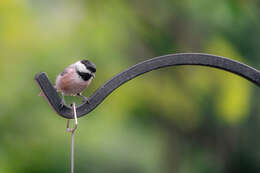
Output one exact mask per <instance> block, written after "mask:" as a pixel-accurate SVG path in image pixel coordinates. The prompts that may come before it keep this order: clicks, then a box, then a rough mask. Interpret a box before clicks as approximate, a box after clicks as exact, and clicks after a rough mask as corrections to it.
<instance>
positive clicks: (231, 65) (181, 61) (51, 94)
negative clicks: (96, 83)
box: [35, 53, 260, 119]
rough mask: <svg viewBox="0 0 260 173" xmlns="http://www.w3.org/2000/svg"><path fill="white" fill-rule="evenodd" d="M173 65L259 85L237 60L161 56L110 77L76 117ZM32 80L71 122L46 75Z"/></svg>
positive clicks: (259, 78) (252, 71) (258, 74)
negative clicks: (203, 69) (127, 85)
mask: <svg viewBox="0 0 260 173" xmlns="http://www.w3.org/2000/svg"><path fill="white" fill-rule="evenodd" d="M177 65H201V66H208V67H214V68H218V69H222V70H226V71H229V72H232V73H234V74H237V75H240V76H242V77H244V78H246V79H247V80H249V81H251V82H253V83H255V84H256V85H258V86H260V72H259V71H258V70H256V69H254V68H252V67H250V66H247V65H245V64H243V63H240V62H238V61H234V60H231V59H228V58H224V57H220V56H216V55H209V54H200V53H183V54H171V55H165V56H160V57H156V58H152V59H149V60H147V61H143V62H140V63H138V64H136V65H134V66H132V67H130V68H128V69H126V70H125V71H123V72H121V73H119V74H117V75H115V76H114V77H112V78H111V79H110V80H108V81H107V82H106V83H105V84H104V85H103V86H101V87H100V88H99V89H98V90H96V92H95V93H94V94H93V95H92V96H91V97H90V98H89V103H84V104H82V105H80V106H78V107H77V115H78V117H82V116H84V115H86V114H88V113H89V112H91V111H92V110H94V109H95V108H96V107H97V106H98V105H99V104H100V103H101V102H102V101H103V100H104V99H105V98H106V97H107V96H108V95H109V94H110V93H112V92H113V91H114V90H115V89H117V88H118V87H119V86H121V85H122V84H124V83H125V82H127V81H129V80H131V79H133V78H135V77H137V76H139V75H141V74H143V73H146V72H149V71H152V70H156V69H159V68H163V67H168V66H177ZM35 80H36V82H37V83H38V85H39V87H40V89H41V90H42V91H43V93H44V95H45V97H46V98H47V101H48V102H49V104H50V105H51V107H52V108H53V109H54V110H55V111H56V112H57V114H59V115H60V116H62V117H64V118H67V119H72V118H73V115H72V112H71V108H69V107H67V106H60V103H61V99H60V97H59V95H58V93H57V92H56V90H55V89H54V87H53V86H52V84H51V83H50V81H49V79H48V77H47V75H46V74H45V73H39V74H37V75H36V76H35Z"/></svg>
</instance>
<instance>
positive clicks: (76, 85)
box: [55, 60, 96, 105]
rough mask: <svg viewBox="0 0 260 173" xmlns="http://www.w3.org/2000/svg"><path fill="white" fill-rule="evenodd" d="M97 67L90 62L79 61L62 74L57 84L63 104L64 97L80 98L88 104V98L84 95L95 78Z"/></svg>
mask: <svg viewBox="0 0 260 173" xmlns="http://www.w3.org/2000/svg"><path fill="white" fill-rule="evenodd" d="M95 72H96V66H95V64H93V63H92V62H90V61H88V60H81V61H77V62H76V63H74V64H71V65H69V66H68V67H67V68H66V69H65V70H64V71H63V72H62V73H60V74H59V75H58V76H57V78H56V82H55V88H56V90H57V92H61V94H62V104H64V105H65V104H66V103H65V99H64V96H65V95H70V96H80V97H82V98H83V101H86V102H88V98H87V97H85V96H83V95H82V92H83V91H84V89H86V88H87V87H88V86H89V84H90V83H91V81H92V79H93V78H95Z"/></svg>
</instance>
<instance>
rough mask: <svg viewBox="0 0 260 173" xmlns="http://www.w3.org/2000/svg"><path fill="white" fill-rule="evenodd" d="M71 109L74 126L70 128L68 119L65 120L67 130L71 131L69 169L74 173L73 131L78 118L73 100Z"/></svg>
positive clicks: (76, 125)
mask: <svg viewBox="0 0 260 173" xmlns="http://www.w3.org/2000/svg"><path fill="white" fill-rule="evenodd" d="M72 109H73V110H72V111H73V115H74V127H73V128H70V119H68V120H67V132H70V133H71V155H70V169H71V173H74V134H75V133H74V132H75V130H76V129H77V127H78V118H77V111H76V105H75V103H74V102H73V103H72Z"/></svg>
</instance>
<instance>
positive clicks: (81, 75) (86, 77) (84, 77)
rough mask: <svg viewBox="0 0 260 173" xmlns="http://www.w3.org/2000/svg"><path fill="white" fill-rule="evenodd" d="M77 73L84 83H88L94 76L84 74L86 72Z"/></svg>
mask: <svg viewBox="0 0 260 173" xmlns="http://www.w3.org/2000/svg"><path fill="white" fill-rule="evenodd" d="M77 73H78V75H79V76H80V77H81V78H82V79H83V80H84V81H87V80H89V79H90V78H91V77H92V75H91V74H89V73H84V72H80V71H77Z"/></svg>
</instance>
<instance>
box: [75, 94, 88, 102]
mask: <svg viewBox="0 0 260 173" xmlns="http://www.w3.org/2000/svg"><path fill="white" fill-rule="evenodd" d="M77 96H79V97H81V98H83V100H82V103H89V100H88V98H87V97H86V96H83V95H82V94H81V93H79V94H77Z"/></svg>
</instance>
